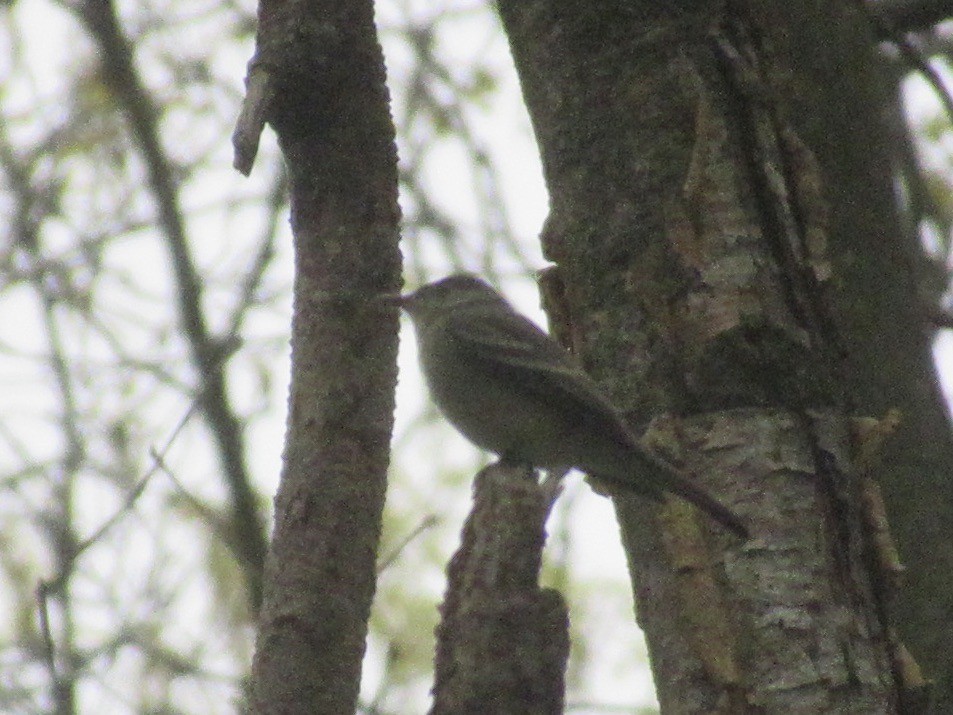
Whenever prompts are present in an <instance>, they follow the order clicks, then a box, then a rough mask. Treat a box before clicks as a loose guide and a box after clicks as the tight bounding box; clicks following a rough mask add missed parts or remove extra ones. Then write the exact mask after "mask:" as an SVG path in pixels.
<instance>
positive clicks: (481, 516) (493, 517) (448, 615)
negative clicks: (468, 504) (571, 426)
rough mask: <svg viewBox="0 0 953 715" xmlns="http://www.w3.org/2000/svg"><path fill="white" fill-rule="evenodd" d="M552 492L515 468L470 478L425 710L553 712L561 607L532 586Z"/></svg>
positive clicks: (562, 655) (548, 592)
mask: <svg viewBox="0 0 953 715" xmlns="http://www.w3.org/2000/svg"><path fill="white" fill-rule="evenodd" d="M554 497H555V494H547V489H546V485H544V486H543V487H540V486H539V485H538V484H537V483H536V480H535V478H534V474H533V473H532V472H529V473H527V471H526V470H524V469H520V468H514V467H504V466H502V465H500V464H494V465H491V466H489V467H487V468H486V469H484V470H483V471H481V472H480V473H479V474H478V475H477V476H476V479H475V481H474V485H473V510H472V511H471V512H470V516H469V517H468V518H467V522H466V525H465V526H464V529H463V540H462V543H461V545H460V548H459V549H458V550H457V552H456V553H455V554H454V556H453V560H452V561H451V562H450V569H449V573H448V583H447V594H446V597H445V599H444V602H443V605H442V606H441V608H440V615H441V621H440V625H439V626H438V627H437V655H436V673H435V682H434V690H433V692H434V704H433V708H432V709H431V713H433V714H434V715H461V714H465V713H473V714H474V715H476V714H477V713H480V714H482V715H506V714H508V713H539V714H540V715H545V714H551V715H557V714H558V713H561V712H563V696H564V683H563V678H564V674H565V669H566V660H567V658H568V657H569V621H568V613H567V611H566V604H565V602H564V601H563V599H562V597H561V596H560V595H559V593H558V592H556V591H554V590H552V589H540V588H539V572H540V566H541V564H542V551H543V545H544V543H545V538H546V532H545V524H546V518H547V516H548V515H549V510H550V507H551V506H552V503H553V498H554Z"/></svg>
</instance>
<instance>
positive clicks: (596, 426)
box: [397, 273, 749, 539]
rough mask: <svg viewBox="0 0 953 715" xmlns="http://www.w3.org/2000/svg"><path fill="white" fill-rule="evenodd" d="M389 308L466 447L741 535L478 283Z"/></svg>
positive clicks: (428, 292)
mask: <svg viewBox="0 0 953 715" xmlns="http://www.w3.org/2000/svg"><path fill="white" fill-rule="evenodd" d="M397 302H398V303H399V305H400V307H402V308H403V309H404V310H405V311H406V312H407V313H408V315H409V316H410V318H411V322H412V323H413V326H414V333H415V336H416V340H417V347H418V359H419V362H420V366H421V370H422V372H423V375H424V380H425V382H426V384H427V387H428V389H429V391H430V395H431V397H432V399H433V401H434V403H435V404H436V406H437V408H438V409H439V411H440V412H441V413H442V414H443V415H444V417H446V419H447V420H448V421H449V422H450V423H451V424H452V425H453V426H454V427H455V428H456V429H457V430H458V431H459V432H461V433H462V434H463V435H464V436H465V437H466V438H467V439H468V440H469V441H471V442H472V443H473V444H475V445H476V446H478V447H480V448H482V449H484V450H487V451H489V452H492V453H493V454H495V455H497V456H498V457H499V458H500V460H501V461H503V462H504V463H508V464H519V465H530V466H532V467H534V468H544V469H566V468H569V467H575V468H577V469H579V470H580V471H583V472H585V473H586V474H588V475H589V476H590V477H591V478H593V479H595V480H596V481H597V482H599V483H600V484H604V485H606V486H608V487H609V488H610V491H619V490H622V491H628V492H634V493H636V494H639V495H641V496H643V497H648V498H650V499H653V500H655V501H663V500H664V495H665V494H666V493H671V494H674V495H676V496H678V497H680V498H682V499H684V500H686V501H688V502H690V503H691V504H693V505H695V506H696V507H698V508H699V509H701V510H702V511H704V512H705V513H707V514H708V515H709V516H711V517H712V518H713V519H714V520H715V521H717V522H718V523H719V524H721V525H722V526H723V527H725V528H726V529H728V530H729V531H731V532H732V533H734V534H736V535H737V536H739V537H741V538H744V539H747V538H749V531H748V527H747V526H746V525H745V523H744V522H743V521H742V520H741V518H740V517H738V516H737V515H736V514H735V513H734V512H733V511H732V510H730V509H729V508H728V507H726V506H725V505H723V504H722V503H721V502H720V501H718V500H717V499H716V498H715V497H713V496H712V495H711V494H709V493H708V492H707V491H706V490H705V489H704V488H702V487H701V486H699V485H698V484H696V483H695V482H694V481H692V479H691V478H690V477H689V476H687V475H686V474H684V473H682V472H681V471H679V470H678V469H676V468H675V467H674V466H672V465H670V464H669V463H668V462H666V461H664V460H663V459H661V458H660V457H658V456H656V455H655V454H653V453H652V452H650V451H649V450H648V449H647V448H646V447H644V446H643V445H642V444H641V443H640V441H639V440H638V438H637V437H636V436H635V434H634V433H633V432H632V431H631V430H630V429H629V428H628V426H627V425H626V424H625V421H624V420H623V418H622V416H621V414H620V413H619V412H618V410H616V408H615V407H614V406H613V405H612V403H611V402H610V401H609V399H608V398H607V397H606V396H605V395H604V393H603V392H602V391H601V390H600V388H599V386H598V385H597V384H596V382H595V381H594V380H593V379H592V378H591V377H590V376H589V375H588V374H586V372H585V371H584V370H583V369H582V367H580V366H579V365H578V364H577V363H576V362H575V361H574V360H573V359H572V357H571V356H570V355H569V353H568V352H567V351H566V350H564V349H563V347H562V346H561V345H560V344H559V343H557V342H556V341H555V340H554V339H553V338H552V337H550V336H549V335H548V334H547V333H546V332H544V331H543V330H542V329H541V328H539V327H538V326H537V325H536V324H535V323H534V322H532V321H531V320H530V319H529V318H527V317H525V316H523V315H522V314H520V313H519V312H518V311H516V310H515V309H514V308H513V306H512V305H511V304H510V303H509V302H508V301H507V300H506V299H505V298H504V297H503V296H502V295H501V294H500V293H498V292H497V291H496V290H495V289H494V288H493V287H492V286H490V285H489V284H488V283H487V282H486V281H484V280H482V279H481V278H478V277H477V276H475V275H472V274H468V273H461V274H455V275H451V276H449V277H446V278H443V279H441V280H438V281H435V282H433V283H429V284H426V285H424V286H422V287H420V288H418V289H417V290H416V291H414V292H411V293H407V294H404V295H402V296H400V297H399V298H398V301H397Z"/></svg>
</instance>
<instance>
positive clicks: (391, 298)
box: [380, 293, 413, 308]
mask: <svg viewBox="0 0 953 715" xmlns="http://www.w3.org/2000/svg"><path fill="white" fill-rule="evenodd" d="M412 297H413V293H405V294H403V295H402V294H400V293H382V294H381V296H380V299H381V301H382V302H383V303H384V305H392V306H394V307H395V308H404V307H406V305H407V303H408V302H409V300H410V299H411V298H412Z"/></svg>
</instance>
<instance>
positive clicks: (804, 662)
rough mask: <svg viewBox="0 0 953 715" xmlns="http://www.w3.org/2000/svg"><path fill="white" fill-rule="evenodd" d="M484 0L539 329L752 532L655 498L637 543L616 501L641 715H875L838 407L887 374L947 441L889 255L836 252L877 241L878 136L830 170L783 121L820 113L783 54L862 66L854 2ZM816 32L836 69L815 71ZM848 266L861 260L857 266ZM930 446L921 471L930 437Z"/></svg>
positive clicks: (866, 592) (908, 296) (811, 89)
mask: <svg viewBox="0 0 953 715" xmlns="http://www.w3.org/2000/svg"><path fill="white" fill-rule="evenodd" d="M498 5H499V8H500V12H501V15H502V17H503V21H504V26H505V29H506V31H507V33H508V35H509V39H510V43H511V47H512V50H513V54H514V57H515V60H516V65H517V70H518V72H519V73H520V77H521V82H522V86H523V91H524V95H525V97H526V100H527V105H528V107H529V110H530V115H531V118H532V120H533V123H534V127H535V130H536V134H537V138H538V141H539V144H540V148H541V153H542V158H543V165H544V171H545V174H546V180H547V184H548V186H549V190H550V195H551V205H552V211H551V214H550V216H549V219H548V221H547V225H546V228H545V230H544V235H543V241H544V248H545V251H546V254H547V257H549V258H550V259H551V260H553V261H554V262H555V263H556V264H557V267H556V269H555V270H554V271H553V273H552V274H551V275H550V276H548V279H547V282H546V285H547V287H548V288H549V290H548V291H547V295H548V296H549V297H550V299H551V303H555V304H556V305H555V306H554V307H555V311H554V312H555V314H556V315H557V316H558V318H557V320H558V321H559V323H561V325H562V329H561V331H558V332H561V333H562V335H563V336H564V337H565V338H566V339H567V340H566V341H567V342H568V343H569V344H570V345H571V346H572V347H573V348H574V349H575V350H577V351H578V352H579V353H580V355H581V357H582V358H583V361H584V363H585V364H586V366H587V367H588V368H589V369H590V371H591V372H592V373H593V374H594V375H595V376H596V377H597V379H599V380H600V381H601V382H602V384H603V385H605V387H606V388H607V389H608V391H609V392H610V393H611V394H612V395H613V397H614V399H615V400H616V402H617V404H618V405H619V406H620V407H621V408H622V409H623V410H624V412H625V413H626V414H627V415H628V416H629V417H630V418H631V420H632V422H633V424H636V425H642V426H643V427H644V426H646V425H648V424H649V423H650V419H651V418H654V421H653V422H652V430H651V432H652V434H653V435H655V436H656V437H657V440H656V442H657V444H658V446H659V449H660V450H664V451H668V452H669V453H670V454H671V455H672V456H673V457H675V458H678V459H682V460H683V461H684V463H685V466H686V467H687V468H688V469H689V470H690V471H693V472H695V473H696V474H698V476H699V478H700V479H702V480H704V481H705V483H706V485H707V486H709V487H710V488H711V489H712V490H713V491H714V493H716V494H717V495H719V496H720V497H721V498H722V499H723V500H724V501H725V502H726V503H727V504H728V505H730V506H731V507H732V508H734V509H735V510H736V511H738V512H739V513H741V514H742V515H744V516H747V517H749V518H750V519H751V523H752V525H753V529H754V531H755V534H756V536H755V538H754V539H753V540H752V541H751V542H749V543H748V544H746V545H744V546H742V547H740V548H739V547H737V546H735V545H732V544H730V543H726V542H723V541H719V540H716V539H714V538H713V537H712V536H711V535H710V534H708V533H707V532H706V531H704V530H702V529H701V527H700V526H699V523H698V522H697V521H696V519H695V517H694V515H692V514H691V513H690V511H689V510H687V509H685V508H683V507H682V506H680V505H677V504H676V505H672V506H670V507H668V508H666V509H665V510H664V511H663V514H662V517H663V518H662V523H663V525H664V528H663V529H662V530H661V531H659V530H658V529H657V528H656V524H657V522H656V514H655V513H654V509H653V508H652V507H651V506H650V505H647V504H645V503H644V502H640V501H629V500H625V501H623V500H619V501H617V511H618V514H619V517H620V525H621V529H622V533H623V539H624V541H625V545H626V549H627V553H628V555H629V559H630V565H631V570H632V574H633V583H634V586H635V591H636V598H637V604H638V608H639V613H640V620H641V622H642V625H643V627H644V628H645V630H646V633H647V636H648V639H649V646H650V651H651V654H652V661H653V668H654V670H655V673H656V684H657V687H658V694H659V699H660V702H661V704H662V709H663V711H671V712H701V711H704V712H725V713H744V712H749V711H750V712H754V711H758V712H776V713H789V712H839V713H848V712H855V713H876V712H893V711H895V710H896V709H897V707H898V706H899V705H898V704H899V702H900V700H901V697H902V696H901V694H900V693H899V692H898V691H899V688H898V686H897V683H896V680H897V672H898V671H899V666H898V665H897V663H898V658H897V657H896V655H895V654H896V650H897V648H896V644H895V643H893V642H892V641H891V639H890V634H889V629H888V625H887V622H886V621H887V618H886V606H887V605H888V603H887V601H888V599H889V596H890V594H889V592H888V588H887V586H886V585H885V584H883V583H881V581H882V578H881V574H882V569H880V568H878V567H876V566H874V565H873V564H875V563H877V562H879V561H881V560H882V557H881V556H880V555H879V554H878V553H877V548H878V547H877V545H876V543H875V539H873V538H872V535H871V528H870V524H871V519H870V518H869V516H868V514H867V513H865V507H864V506H863V505H864V504H865V501H864V499H863V498H862V496H863V495H864V494H866V493H867V486H866V483H865V481H864V479H863V477H864V475H863V473H862V470H861V467H860V465H859V464H858V461H857V453H858V451H859V448H858V445H857V441H856V439H855V438H854V436H853V434H854V431H853V424H854V423H853V420H852V418H853V417H854V415H855V412H854V410H855V409H856V407H857V406H860V408H861V409H862V410H863V412H861V414H875V415H879V414H882V413H883V411H884V409H883V408H885V407H887V406H895V405H897V404H898V402H899V401H900V399H901V397H900V395H899V394H898V393H899V392H900V388H897V386H896V385H893V386H892V387H891V389H890V394H891V395H892V397H890V398H887V399H886V400H884V399H881V401H880V402H879V406H880V407H881V409H880V410H879V411H872V407H873V404H874V403H873V401H872V400H871V399H870V396H871V394H872V393H873V392H874V391H877V390H880V389H882V387H883V382H884V381H885V380H887V381H896V380H902V381H908V382H913V383H915V384H914V386H915V387H917V388H918V389H917V391H915V392H914V393H913V394H914V395H915V397H914V396H912V395H911V393H907V394H906V395H905V396H904V397H903V403H902V404H904V405H906V406H909V407H910V408H911V409H917V410H922V411H924V412H926V413H927V414H928V415H929V417H928V418H924V419H925V421H926V422H927V423H928V425H929V428H930V433H931V434H933V435H934V436H935V437H936V438H937V439H938V440H939V441H940V442H941V443H944V444H945V443H946V442H948V437H947V436H946V434H945V432H944V433H943V435H938V434H937V433H936V430H937V429H939V428H943V429H944V430H945V423H944V421H943V420H942V419H939V416H938V415H937V413H936V406H937V399H936V393H935V390H934V387H935V385H934V383H933V381H932V379H931V378H930V376H931V375H932V372H931V371H930V370H929V355H928V351H927V350H926V345H925V341H924V340H923V339H922V338H920V337H918V333H917V323H916V320H915V317H916V316H911V315H909V308H908V307H907V304H908V303H909V301H910V300H912V298H913V294H912V293H911V290H912V286H911V285H910V284H909V282H907V283H905V277H904V276H903V275H898V271H897V270H896V265H895V266H894V270H893V271H890V270H887V269H888V267H889V266H888V263H889V261H890V259H889V258H887V259H885V258H883V256H882V255H878V256H876V257H866V258H860V257H859V256H858V254H859V253H861V252H863V253H865V254H866V253H873V254H878V253H881V252H884V253H887V254H888V255H889V254H891V253H895V252H896V251H897V248H898V247H897V241H898V232H897V230H896V221H895V218H894V215H893V209H892V197H891V196H890V195H889V171H887V170H884V171H883V173H881V174H879V175H876V174H877V171H876V170H874V172H873V173H874V174H875V175H874V176H871V171H870V169H871V166H874V167H875V166H877V164H876V162H875V163H873V164H871V163H867V164H864V163H863V162H864V161H865V160H866V161H869V159H870V157H869V153H870V152H876V150H877V148H878V146H879V144H878V143H877V142H873V141H871V139H870V137H869V136H868V137H866V138H858V137H850V139H849V140H845V142H846V144H847V147H846V151H848V153H849V157H847V158H844V157H841V156H840V155H839V154H838V153H837V151H838V150H839V149H841V148H842V147H841V146H840V141H841V140H840V138H839V136H838V134H837V133H835V132H833V131H832V128H831V122H830V116H829V115H828V114H821V115H820V116H821V117H822V119H819V120H818V124H817V125H816V126H818V128H819V129H820V127H821V126H823V131H824V132H826V133H827V136H828V137H829V138H828V140H827V142H825V143H818V145H817V146H814V145H813V144H812V143H811V142H810V141H805V139H804V138H803V137H802V136H801V135H800V134H799V132H798V131H797V129H798V124H796V123H794V122H792V121H791V120H790V118H789V116H788V112H789V111H793V110H790V109H789V107H788V104H789V103H790V101H791V100H792V99H793V98H794V97H798V98H800V97H801V96H802V95H808V96H811V97H812V100H811V101H809V102H802V103H801V104H799V105H798V109H799V110H800V109H804V108H811V109H814V110H818V107H817V105H818V104H819V103H822V102H823V101H826V99H825V97H826V95H825V92H824V91H821V90H820V85H822V84H824V81H825V80H822V79H821V78H820V77H819V76H817V75H814V74H810V73H808V74H807V75H805V76H802V75H801V74H800V73H801V71H802V69H801V68H802V64H805V63H806V64H807V65H808V66H809V67H814V63H815V62H816V63H817V65H822V64H823V65H824V66H826V67H827V72H828V73H830V75H831V76H833V75H835V74H837V75H838V76H840V73H843V74H844V76H843V77H842V78H840V77H839V80H838V81H839V82H840V81H842V82H843V83H844V84H850V83H852V82H861V83H863V82H867V81H869V80H870V77H869V76H868V73H869V72H870V67H871V66H873V65H872V64H871V59H872V53H873V51H874V43H873V40H872V37H871V36H870V34H869V33H865V30H866V29H867V28H866V27H865V26H864V24H863V18H862V16H860V15H859V14H858V7H857V6H856V5H855V4H853V3H849V2H840V3H823V4H820V3H819V4H817V5H816V6H812V8H810V9H809V10H808V9H804V8H803V7H802V5H793V6H790V7H789V9H788V11H787V14H783V13H782V12H781V10H780V8H781V6H783V5H784V3H771V2H765V3H761V4H759V5H757V6H756V7H755V8H748V7H742V6H741V4H728V5H727V6H726V5H725V4H724V3H702V4H700V3H664V4H660V3H648V2H646V3H643V2H635V3H633V2H623V1H622V0H619V1H618V2H600V3H597V4H592V3H581V2H576V1H570V0H563V1H561V2H550V1H547V2H525V1H524V2H518V3H517V2H509V1H508V0H501V1H500V2H499V3H498ZM785 7H788V6H785ZM811 12H816V13H818V14H817V15H810V13H811ZM799 13H800V14H801V15H802V17H801V20H802V23H803V24H802V25H800V26H798V27H797V28H796V27H795V25H794V18H792V17H791V16H793V15H796V14H799ZM807 17H809V18H810V21H811V22H812V23H814V24H813V25H812V26H811V27H810V28H808V27H807V25H808V23H807V21H806V20H805V19H804V18H807ZM766 28H770V33H769V32H768V29H766ZM832 28H837V33H836V34H834V33H833V31H832ZM797 32H802V33H806V34H809V33H810V32H814V33H815V34H816V37H815V39H813V42H808V41H807V38H806V37H804V36H802V35H798V34H797ZM858 36H861V37H862V39H860V40H858V39H857V37H858ZM817 38H822V39H817ZM775 41H777V43H779V44H780V45H781V46H782V48H783V49H784V50H787V49H788V48H790V59H791V62H790V63H788V62H786V61H785V60H786V59H787V56H786V55H784V54H783V53H779V52H778V51H777V50H776V48H775ZM822 43H823V47H822V46H820V45H821V44H822ZM839 43H841V44H839ZM831 46H836V47H839V52H842V53H844V55H845V56H843V57H841V58H840V59H841V60H842V61H840V62H838V61H836V59H834V58H832V57H831V56H829V55H828V56H825V59H816V58H817V57H819V56H824V52H825V51H827V52H828V53H830V52H831V51H830V50H829V49H828V48H830V47H831ZM805 47H810V50H806V49H805ZM858 53H859V54H858ZM805 57H809V58H811V59H809V60H805ZM795 59H796V60H798V61H795ZM799 62H800V63H799ZM865 63H866V64H865ZM858 72H859V73H860V74H859V75H858V74H856V73H858ZM841 89H843V87H842V88H841ZM868 98H869V97H868ZM799 101H800V100H799ZM877 107H878V105H877V104H876V102H874V101H871V102H870V103H868V104H863V103H861V104H855V105H853V110H852V115H851V116H852V118H853V120H854V121H855V122H856V121H857V120H858V116H859V115H865V116H866V115H869V117H868V119H869V121H870V123H871V126H868V127H866V129H868V130H870V131H874V129H873V128H872V126H873V122H874V120H875V119H876V116H877ZM844 109H845V110H846V107H844ZM818 111H819V110H818ZM794 114H795V115H796V116H800V112H794ZM803 114H804V115H806V114H808V112H804V113H803ZM846 116H847V114H846V113H845V117H846ZM837 127H838V128H841V127H842V125H841V124H838V125H837ZM843 130H844V131H845V132H848V133H849V130H848V129H847V128H846V127H844V128H843ZM810 139H811V140H812V141H813V140H815V139H816V137H815V136H814V135H810ZM811 149H813V150H814V151H813V152H812V150H811ZM815 152H817V153H815ZM817 154H820V156H821V158H820V159H819V160H818V159H815V156H817ZM835 169H836V171H835ZM854 172H858V173H859V174H860V175H859V176H854ZM838 181H840V182H842V183H841V184H840V185H838V186H837V187H836V188H835V189H833V190H832V189H830V188H829V186H830V184H831V183H832V182H838ZM845 185H846V186H849V187H851V188H849V189H845V188H844V186H845ZM828 202H830V204H828ZM828 206H830V208H831V211H828ZM853 214H857V216H855V218H854V219H849V218H845V216H849V215H853ZM871 215H875V216H876V218H871V217H870V216H871ZM874 229H875V230H874ZM872 236H877V237H878V238H877V239H876V240H878V241H880V242H881V243H880V244H878V245H877V246H871V245H870V244H869V242H870V240H871V237H872ZM829 245H833V247H834V248H833V251H831V250H830V249H829ZM885 246H889V248H887V247H885ZM848 256H849V257H850V258H848ZM850 260H853V261H855V262H857V261H859V262H860V263H861V264H863V265H869V264H872V265H876V266H879V268H880V269H882V270H879V271H873V272H870V273H865V276H864V278H863V279H861V278H860V275H859V273H860V271H859V269H857V268H856V266H855V265H854V264H851V263H850ZM888 283H889V286H886V285H884V284H888ZM871 292H879V293H880V295H879V299H880V301H881V302H879V306H878V307H879V310H882V311H884V312H885V313H886V314H888V315H891V316H901V315H903V316H905V318H906V325H905V326H903V327H898V326H893V328H895V329H896V331H895V333H893V334H891V338H892V339H891V340H890V341H889V342H887V343H886V344H883V343H882V344H881V347H880V350H881V351H884V350H888V351H890V352H891V358H890V359H891V360H896V361H897V363H898V364H902V365H904V366H905V369H906V371H907V372H908V374H907V375H905V376H901V375H896V374H894V372H893V368H892V367H891V368H889V369H888V372H889V373H890V375H889V376H888V377H884V376H883V375H882V374H880V367H881V365H880V363H879V361H878V360H876V359H874V358H873V357H872V354H871V352H870V351H868V349H867V347H866V346H867V345H871V346H872V345H873V342H874V340H875V338H876V337H877V336H878V335H880V333H879V330H878V326H877V323H878V321H879V320H881V319H882V318H883V316H882V315H878V314H877V313H871V312H870V311H871V309H870V307H869V306H866V305H865V304H864V302H865V300H866V296H868V295H869V294H870V293H871ZM901 338H902V340H903V342H902V343H901V342H895V341H894V339H897V340H900V339H901ZM861 363H865V364H864V365H862V364H861ZM908 388H910V389H913V386H910V385H908ZM915 405H916V406H915ZM918 419H919V418H918ZM928 425H926V424H925V425H924V426H923V428H924V429H927V426H928ZM930 454H931V455H934V457H935V460H936V461H935V462H934V463H932V464H930V465H928V466H929V467H930V468H932V469H934V472H933V473H934V474H937V475H939V474H942V473H943V472H942V471H939V469H938V467H939V464H940V462H942V459H943V456H944V455H946V448H945V447H943V446H939V447H936V448H931V450H930ZM927 458H930V457H929V456H928V457H927ZM908 459H909V460H911V461H912V462H916V461H917V460H922V459H923V457H922V456H919V455H916V456H915V455H914V454H913V453H911V454H910V455H909V457H908ZM911 474H912V472H906V477H905V478H901V483H907V480H908V479H910V477H911ZM942 508H943V507H942V506H939V507H936V508H935V509H933V510H932V511H933V512H940V511H942ZM947 533H949V532H947ZM934 545H935V544H934ZM881 548H882V546H881ZM934 595H935V596H936V597H938V598H940V599H941V600H945V599H946V598H947V597H948V596H947V595H940V594H936V593H935V594H934ZM921 605H922V604H921ZM947 612H949V611H947ZM937 625H940V624H939V623H937ZM943 625H944V626H945V624H943Z"/></svg>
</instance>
